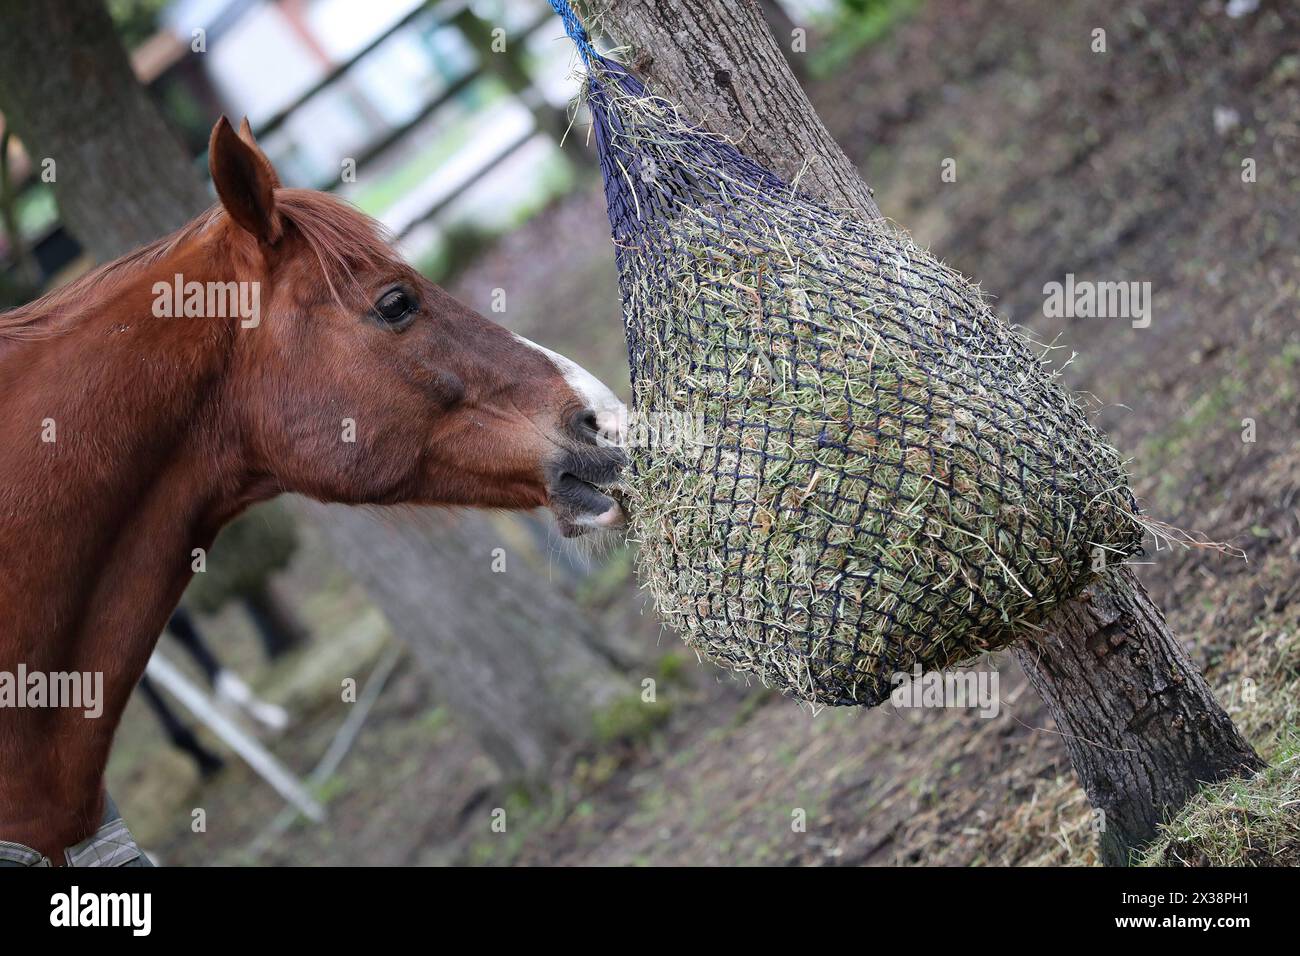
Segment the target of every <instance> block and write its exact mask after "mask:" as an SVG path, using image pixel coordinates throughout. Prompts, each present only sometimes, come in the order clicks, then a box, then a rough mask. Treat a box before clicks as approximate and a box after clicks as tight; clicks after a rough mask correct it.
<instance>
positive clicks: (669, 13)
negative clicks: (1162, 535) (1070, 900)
mask: <svg viewBox="0 0 1300 956" xmlns="http://www.w3.org/2000/svg"><path fill="white" fill-rule="evenodd" d="M581 7H582V11H581V12H582V13H584V14H586V15H587V17H586V21H585V22H586V23H587V24H588V25H589V26H592V25H599V26H602V27H604V28H606V29H608V31H609V32H610V33H611V34H612V35H613V37H614V38H615V39H616V40H617V41H619V42H621V43H630V44H632V49H633V52H632V54H631V55H630V56H629V57H627V61H628V62H629V63H630V64H631V65H632V66H633V67H634V69H635V70H636V71H637V72H638V73H639V74H640V75H641V77H642V78H643V79H645V80H647V81H649V83H650V84H651V85H652V87H653V89H654V91H655V92H657V93H659V94H660V95H662V96H665V97H667V98H668V99H670V100H673V101H675V102H677V103H679V104H681V105H682V106H684V107H685V109H686V111H687V113H688V115H689V116H690V117H691V119H693V120H695V121H696V122H699V123H702V124H703V125H704V126H706V127H707V128H709V129H711V130H712V131H713V132H715V133H718V134H719V135H723V136H728V137H730V138H731V139H733V140H734V141H736V142H737V143H738V144H739V146H740V148H741V149H742V150H744V151H745V152H746V153H748V154H749V155H750V157H751V158H753V159H755V160H757V161H758V162H760V163H762V164H764V165H766V166H767V167H768V168H770V169H772V170H773V171H775V172H777V173H779V174H781V175H782V176H783V177H784V178H786V179H787V180H790V179H793V178H794V177H799V178H798V182H799V186H800V188H801V189H802V190H803V191H804V192H805V193H807V194H809V195H811V196H814V197H816V198H817V199H819V200H821V201H822V202H824V203H826V204H828V205H831V206H835V207H840V208H844V207H847V208H849V209H851V210H856V211H857V213H858V214H859V215H862V216H864V217H870V218H875V217H878V216H879V215H880V210H879V209H878V208H877V206H876V204H875V202H874V201H873V200H872V199H871V195H870V190H869V189H868V188H867V187H866V185H865V184H864V183H863V182H862V180H861V177H860V176H859V174H858V172H857V170H856V168H854V166H853V165H852V163H851V162H850V161H849V159H848V158H847V157H846V156H845V155H844V153H843V152H842V151H841V150H840V148H839V146H838V145H836V143H835V142H834V140H833V139H832V138H831V136H830V134H829V133H828V132H827V131H826V129H825V127H823V125H822V123H821V121H820V120H819V119H818V118H817V116H816V114H815V113H814V111H813V109H812V106H811V104H810V103H809V102H808V99H807V97H806V96H805V95H804V93H803V91H802V90H801V89H800V88H799V85H798V82H797V81H796V80H795V78H794V76H793V75H792V74H791V73H790V71H789V70H788V69H787V68H786V65H785V62H784V60H783V59H782V57H781V53H780V51H779V50H778V48H777V46H776V43H775V42H774V41H773V39H772V37H771V35H770V34H769V33H768V31H767V28H766V27H765V26H764V23H763V19H762V15H761V13H760V10H759V7H758V5H757V3H756V2H755V0H735V2H728V3H723V2H722V0H588V2H585V3H582V4H581ZM593 15H594V17H593ZM592 32H596V31H595V30H593V31H592ZM805 166H806V170H805ZM1044 627H1045V633H1042V634H1040V635H1037V636H1028V637H1027V640H1026V642H1025V644H1024V645H1023V646H1021V647H1018V648H1017V649H1016V652H1015V653H1016V657H1017V659H1018V660H1019V661H1020V663H1021V666H1022V667H1024V669H1025V670H1026V671H1027V672H1028V674H1029V678H1030V681H1031V682H1032V683H1033V685H1034V687H1035V688H1037V690H1038V692H1039V693H1040V694H1041V695H1042V697H1043V700H1044V701H1045V702H1046V704H1047V707H1048V709H1049V710H1050V712H1051V714H1052V717H1053V718H1054V720H1055V722H1056V725H1057V727H1058V728H1060V730H1061V732H1062V734H1064V735H1065V737H1064V739H1065V743H1066V749H1067V752H1068V753H1069V756H1070V760H1071V762H1072V763H1073V765H1074V768H1075V772H1076V773H1077V774H1078V776H1079V779H1080V781H1081V782H1082V784H1083V786H1084V789H1085V790H1086V791H1087V794H1088V799H1089V800H1090V801H1091V802H1092V804H1093V806H1094V807H1097V808H1099V809H1101V810H1102V811H1103V812H1104V814H1105V820H1104V824H1105V826H1106V830H1105V831H1104V836H1103V838H1102V852H1103V858H1104V860H1105V861H1106V862H1108V863H1112V864H1119V863H1126V862H1127V861H1128V859H1129V856H1130V854H1131V852H1132V851H1134V850H1136V849H1138V848H1140V847H1141V846H1143V845H1144V844H1146V843H1148V842H1150V841H1151V840H1152V839H1154V838H1155V837H1156V836H1157V830H1156V827H1157V825H1158V824H1159V823H1160V822H1161V821H1162V820H1165V819H1167V818H1168V817H1169V816H1170V815H1171V814H1172V813H1173V812H1175V811H1176V810H1178V808H1180V807H1181V806H1182V805H1183V804H1184V803H1185V802H1186V801H1187V799H1188V798H1189V797H1191V796H1192V795H1193V794H1194V793H1195V792H1196V791H1197V789H1198V788H1199V785H1200V784H1201V783H1202V782H1209V781H1214V780H1219V779H1222V778H1224V777H1229V776H1233V775H1238V774H1249V773H1251V772H1252V771H1254V770H1256V769H1258V768H1259V767H1261V766H1263V764H1262V761H1260V759H1259V758H1258V757H1257V756H1256V755H1255V753H1254V751H1253V750H1252V749H1251V747H1250V745H1249V744H1247V743H1246V742H1245V741H1244V740H1243V739H1242V737H1241V735H1240V734H1239V733H1238V732H1237V730H1236V728H1235V727H1234V726H1233V724H1232V721H1231V719H1230V718H1229V717H1228V715H1227V714H1226V713H1225V712H1224V711H1223V708H1222V707H1220V706H1219V704H1218V703H1217V702H1216V701H1215V699H1214V696H1213V694H1212V693H1211V692H1210V689H1209V687H1208V686H1207V685H1206V683H1205V680H1204V678H1203V677H1202V676H1201V674H1200V672H1199V671H1198V670H1197V669H1196V668H1195V667H1194V666H1193V665H1192V664H1191V662H1190V661H1189V660H1188V658H1187V656H1186V654H1185V653H1184V652H1183V650H1182V648H1181V647H1180V645H1179V643H1178V640H1177V639H1176V638H1175V636H1174V635H1173V633H1172V632H1171V631H1170V630H1169V627H1168V625H1167V624H1166V622H1165V620H1164V617H1163V616H1162V615H1161V613H1160V611H1159V610H1158V609H1157V608H1156V607H1155V605H1154V604H1153V603H1152V602H1151V599H1150V598H1149V597H1148V596H1147V594H1146V592H1145V591H1144V590H1143V588H1142V585H1141V583H1140V582H1139V581H1138V580H1137V578H1136V577H1135V576H1134V575H1133V574H1132V572H1131V571H1130V570H1128V569H1127V568H1125V569H1122V570H1121V571H1118V572H1115V573H1111V574H1109V575H1107V576H1105V577H1103V578H1100V579H1098V580H1097V581H1096V582H1094V583H1093V584H1092V586H1091V587H1089V588H1088V589H1087V590H1086V591H1085V592H1084V593H1083V594H1082V595H1081V596H1080V597H1079V598H1076V599H1075V600H1072V601H1068V602H1066V603H1065V604H1063V605H1061V606H1060V607H1058V608H1057V609H1056V610H1055V611H1054V612H1053V613H1052V614H1051V616H1050V617H1049V618H1048V620H1047V621H1046V622H1045V624H1044Z"/></svg>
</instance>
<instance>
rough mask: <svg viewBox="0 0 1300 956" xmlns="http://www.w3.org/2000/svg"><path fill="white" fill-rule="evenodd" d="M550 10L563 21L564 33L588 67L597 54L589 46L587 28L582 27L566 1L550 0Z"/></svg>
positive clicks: (589, 39)
mask: <svg viewBox="0 0 1300 956" xmlns="http://www.w3.org/2000/svg"><path fill="white" fill-rule="evenodd" d="M551 9H552V10H554V11H555V12H556V14H557V15H558V16H559V18H560V19H561V20H563V21H564V32H565V33H567V34H568V35H569V39H570V40H572V41H573V45H574V46H576V47H577V48H578V53H579V54H580V55H581V56H582V62H583V63H585V64H586V65H587V66H588V67H590V66H591V61H592V59H593V58H595V57H597V56H598V54H597V53H596V48H595V47H593V46H592V45H591V37H590V36H589V35H588V34H587V28H586V27H584V26H583V25H582V21H581V20H579V19H578V15H577V14H576V13H574V12H573V7H571V6H569V2H568V0H551Z"/></svg>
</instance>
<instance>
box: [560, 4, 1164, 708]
mask: <svg viewBox="0 0 1300 956" xmlns="http://www.w3.org/2000/svg"><path fill="white" fill-rule="evenodd" d="M552 6H553V7H555V8H556V10H557V12H559V13H560V14H561V16H562V17H564V19H565V23H566V26H567V27H568V29H569V33H570V36H571V37H573V39H574V41H575V42H576V43H577V44H578V47H579V50H580V51H581V53H582V56H583V59H584V61H585V63H586V67H587V73H588V79H587V84H586V95H587V101H588V103H589V106H590V109H591V113H592V122H593V126H594V133H595V137H596V145H597V151H598V154H599V159H600V165H601V170H602V173H603V175H604V182H605V195H606V200H607V204H608V209H609V218H610V224H611V227H612V233H613V240H614V246H615V250H616V259H617V264H618V272H619V282H620V291H621V295H622V299H623V308H624V315H623V318H624V326H625V332H626V336H627V347H628V358H629V361H630V364H631V372H632V386H633V409H634V418H633V428H632V429H631V435H632V441H631V443H630V445H631V447H630V448H629V452H630V454H631V459H632V465H631V469H630V471H631V476H630V481H629V485H630V493H629V495H630V500H629V509H628V510H629V512H630V515H631V537H632V538H633V539H634V540H635V541H636V542H637V543H638V544H639V546H640V552H639V558H638V565H639V570H640V574H641V577H642V579H643V582H644V584H645V586H646V587H647V588H648V589H649V590H650V592H651V593H652V595H653V598H654V602H655V605H656V607H657V610H658V612H659V614H660V615H661V617H662V618H663V619H664V620H665V621H666V622H667V623H668V624H669V625H671V626H672V627H673V628H675V629H676V630H678V631H679V632H680V633H681V635H682V636H683V638H684V639H685V640H686V642H687V643H688V644H689V645H690V646H691V647H693V648H695V649H696V650H697V651H698V652H700V653H702V654H703V655H704V656H706V657H708V658H711V659H712V660H714V661H716V662H718V663H720V664H722V665H724V666H727V667H730V668H732V669H733V670H737V671H742V672H747V673H750V674H754V675H756V676H757V677H759V678H760V679H761V680H762V681H763V682H764V683H767V684H769V685H773V686H776V687H778V688H780V689H781V690H782V691H784V692H785V693H787V694H790V695H792V696H795V697H798V698H800V699H803V700H807V701H811V702H814V703H816V704H831V705H842V704H857V705H867V706H870V705H875V704H878V703H880V702H881V701H882V700H884V699H886V698H887V697H888V695H889V692H890V689H891V687H892V686H893V684H894V683H895V682H896V679H897V678H896V675H898V674H910V673H912V672H913V669H914V668H915V667H917V666H919V667H920V668H922V669H923V670H925V671H929V670H933V669H938V668H944V667H950V666H954V665H958V664H962V663H966V662H969V661H970V660H972V659H973V658H975V657H977V656H978V655H979V654H980V653H981V652H983V651H987V650H994V649H997V648H1000V647H1002V646H1004V645H1006V644H1007V643H1009V642H1010V641H1011V640H1013V639H1014V638H1015V637H1017V636H1018V635H1019V634H1021V633H1023V631H1022V628H1023V627H1024V625H1025V624H1026V623H1027V622H1032V621H1033V620H1035V619H1036V618H1038V617H1040V616H1041V615H1042V614H1043V613H1044V612H1045V611H1046V610H1048V609H1050V608H1051V607H1052V606H1053V605H1055V604H1057V603H1058V602H1060V601H1061V600H1063V599H1065V598H1067V597H1070V596H1071V595H1073V594H1075V593H1076V592H1077V591H1078V590H1079V589H1080V588H1081V587H1082V585H1083V584H1084V583H1085V582H1086V580H1087V579H1088V578H1089V577H1091V576H1092V575H1093V574H1094V573H1095V572H1096V571H1097V570H1098V568H1099V567H1100V566H1101V565H1103V564H1107V563H1117V562H1119V561H1122V560H1123V559H1124V558H1125V557H1127V556H1129V555H1132V554H1134V553H1135V552H1137V551H1138V550H1140V546H1141V537H1142V531H1141V527H1140V525H1139V523H1138V519H1137V517H1136V515H1137V507H1136V504H1135V502H1134V500H1133V497H1132V494H1131V492H1130V491H1129V490H1128V487H1127V481H1126V477H1125V474H1124V468H1123V465H1122V462H1121V461H1120V458H1119V456H1118V455H1117V454H1116V452H1115V451H1114V450H1113V449H1112V448H1111V447H1110V446H1109V445H1108V444H1107V443H1106V442H1105V440H1104V438H1103V437H1102V436H1101V435H1100V434H1099V433H1098V432H1097V431H1096V429H1095V428H1094V427H1093V426H1092V424H1091V423H1090V422H1089V420H1088V417H1087V415H1086V414H1085V413H1084V411H1083V410H1082V409H1081V407H1080V406H1079V405H1078V404H1077V403H1076V402H1075V400H1074V399H1073V398H1072V397H1071V396H1070V395H1069V394H1068V393H1067V392H1066V391H1065V390H1064V389H1063V388H1062V387H1061V386H1060V385H1059V384H1057V383H1056V382H1055V381H1054V378H1053V375H1052V374H1051V373H1050V372H1049V371H1048V370H1047V368H1045V366H1044V362H1043V359H1042V358H1041V357H1040V354H1039V353H1040V352H1041V351H1042V350H1040V349H1035V348H1034V347H1033V346H1032V345H1031V343H1030V342H1029V341H1028V339H1026V338H1025V337H1024V336H1023V335H1022V334H1020V333H1019V332H1017V331H1016V330H1014V329H1012V328H1011V327H1010V326H1008V325H1007V324H1006V323H1005V322H1004V321H1002V320H1001V319H999V318H998V317H997V316H995V315H994V314H993V312H992V310H991V309H990V307H989V305H988V303H987V302H986V301H985V300H984V298H983V296H982V295H981V293H980V292H979V291H978V290H977V289H976V288H975V287H974V286H972V285H971V284H970V283H969V282H968V281H967V280H966V279H965V278H963V277H962V276H961V275H959V274H958V273H956V272H954V271H953V270H951V269H949V268H947V267H946V266H944V265H942V264H941V263H940V262H938V261H937V260H936V259H934V258H933V257H932V256H930V255H929V254H928V253H927V252H926V251H925V250H923V249H921V248H919V247H918V246H917V245H915V244H914V243H913V242H912V240H911V239H910V238H909V237H908V236H907V235H906V234H905V233H903V232H902V231H901V230H898V229H896V228H894V227H892V226H890V225H889V224H887V223H885V222H883V221H876V222H867V221H863V220H861V219H856V218H853V217H852V216H849V215H841V214H839V213H836V212H834V211H832V210H831V209H828V208H827V207H825V206H823V205H821V204H819V203H817V202H815V201H812V200H810V199H808V198H805V197H803V196H801V195H799V194H798V193H797V192H796V191H795V190H794V189H792V187H791V186H789V185H787V184H786V183H785V182H783V181H782V180H781V179H780V178H779V177H777V176H776V175H774V174H773V173H771V172H770V171H768V170H766V169H764V168H762V167H760V166H758V165H757V164H755V163H754V162H752V161H751V160H749V159H748V158H746V157H745V156H744V155H742V154H741V153H740V152H739V151H738V150H737V149H735V148H734V147H733V146H732V145H730V144H729V143H727V142H725V141H723V140H722V139H720V138H718V137H716V136H713V135H710V134H708V133H706V132H704V131H701V130H699V129H698V128H694V127H692V126H691V125H690V124H689V123H688V122H687V121H685V120H684V119H683V118H682V117H681V116H680V115H679V113H678V111H677V110H676V109H675V108H674V106H673V105H672V104H670V103H668V102H666V101H664V100H663V99H661V98H658V97H656V96H653V95H650V94H649V93H647V91H646V89H645V88H644V87H643V85H642V84H641V83H640V82H639V81H638V80H637V79H636V78H635V77H634V76H632V75H631V74H630V73H629V72H628V71H627V70H626V69H624V68H623V67H622V66H621V65H619V64H618V63H616V62H614V61H612V60H609V59H606V58H604V57H601V56H600V55H598V54H597V53H596V52H595V51H594V50H593V49H592V48H591V45H590V42H589V40H588V38H587V35H586V33H585V31H583V29H582V26H581V24H579V23H578V21H577V18H576V17H574V16H573V12H572V11H571V10H570V9H569V7H568V4H567V3H565V2H563V0H552Z"/></svg>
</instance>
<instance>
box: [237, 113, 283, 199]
mask: <svg viewBox="0 0 1300 956" xmlns="http://www.w3.org/2000/svg"><path fill="white" fill-rule="evenodd" d="M239 138H240V139H242V140H243V141H244V142H245V143H247V144H248V145H249V148H251V149H252V150H253V152H255V153H257V155H258V156H261V157H262V159H263V160H264V161H265V162H266V166H267V168H268V169H270V170H271V186H272V187H273V188H274V189H279V188H280V176H279V174H277V173H276V171H275V167H274V166H272V165H271V161H270V160H269V159H267V158H266V153H264V152H262V147H261V146H259V145H258V144H257V140H256V139H255V138H254V137H253V127H252V124H250V123H249V122H248V117H247V116H245V117H244V118H243V119H242V120H241V121H240V123H239Z"/></svg>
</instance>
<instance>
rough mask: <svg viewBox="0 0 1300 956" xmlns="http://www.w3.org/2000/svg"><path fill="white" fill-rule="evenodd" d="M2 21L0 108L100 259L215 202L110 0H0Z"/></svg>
mask: <svg viewBox="0 0 1300 956" xmlns="http://www.w3.org/2000/svg"><path fill="white" fill-rule="evenodd" d="M0 22H3V24H4V28H3V29H2V30H0V110H3V112H4V114H5V118H6V120H7V121H8V122H9V123H11V124H12V126H13V130H14V133H15V134H16V135H17V136H18V137H19V138H20V139H22V141H23V145H24V146H26V147H27V151H28V154H29V155H30V156H31V157H32V161H33V165H34V173H35V174H37V175H41V174H42V173H43V172H46V171H47V170H48V171H49V172H52V174H53V184H52V185H53V187H54V195H55V197H56V199H57V200H58V204H59V216H60V218H61V219H62V221H63V224H64V225H65V226H67V227H68V230H69V231H70V232H71V233H72V234H73V235H74V236H75V237H76V238H77V241H78V242H80V243H81V245H82V246H83V247H84V248H86V249H88V250H89V251H90V253H91V255H93V256H94V257H95V259H97V260H98V261H100V262H106V261H108V260H110V259H113V258H116V257H117V256H120V255H121V254H122V253H123V252H126V251H127V250H129V249H134V248H135V247H136V246H140V245H143V244H145V243H146V242H151V241H152V240H154V239H157V238H158V237H159V236H163V235H166V234H167V233H169V232H171V231H172V230H174V229H177V228H178V227H180V226H181V225H183V224H184V223H185V222H187V221H189V220H190V219H191V218H193V217H194V216H195V215H196V214H197V213H198V212H199V211H200V210H202V209H204V208H205V207H207V206H208V205H209V204H210V203H211V199H210V198H209V196H208V191H207V189H206V188H205V187H204V185H203V181H202V179H200V178H199V176H198V175H197V174H196V173H195V170H194V167H193V166H192V164H191V163H190V158H189V156H188V155H186V153H185V151H184V149H182V148H181V145H180V142H179V140H177V139H176V137H175V136H174V135H173V134H172V131H171V129H170V128H169V127H168V126H167V123H166V121H165V120H164V119H163V118H162V116H161V115H160V114H159V112H158V110H157V109H156V108H155V106H154V104H153V102H152V101H151V100H150V99H149V94H148V93H147V92H146V91H145V89H144V88H143V87H142V86H141V85H140V84H139V82H137V80H136V78H135V74H134V73H133V72H132V70H131V64H130V61H129V60H128V59H127V54H126V51H125V50H124V49H123V48H122V44H121V42H120V41H119V40H118V38H117V32H116V31H115V30H114V28H113V22H112V19H111V18H110V17H109V15H108V11H107V9H106V8H105V7H104V4H103V0H59V2H58V3H32V2H30V0H0ZM47 159H48V160H53V164H54V165H53V167H52V168H50V167H48V166H45V165H43V163H44V161H45V160H47Z"/></svg>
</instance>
